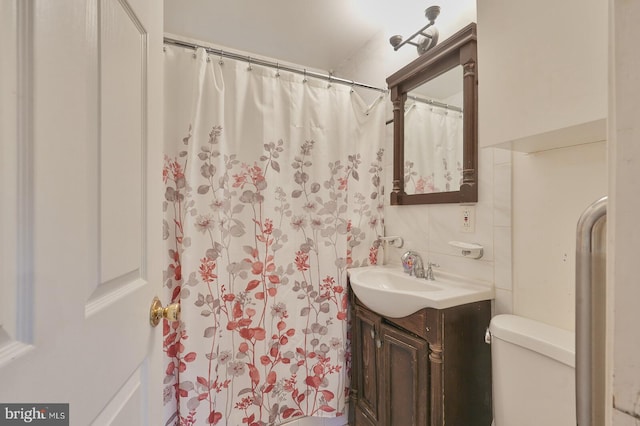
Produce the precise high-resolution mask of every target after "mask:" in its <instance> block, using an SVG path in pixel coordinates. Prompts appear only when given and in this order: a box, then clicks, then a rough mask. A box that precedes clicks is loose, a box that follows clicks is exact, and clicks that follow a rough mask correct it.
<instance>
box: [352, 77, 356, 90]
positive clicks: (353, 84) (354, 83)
mask: <svg viewBox="0 0 640 426" xmlns="http://www.w3.org/2000/svg"><path fill="white" fill-rule="evenodd" d="M355 85H356V82H355V81H354V80H351V93H353V92H355V89H354V86H355Z"/></svg>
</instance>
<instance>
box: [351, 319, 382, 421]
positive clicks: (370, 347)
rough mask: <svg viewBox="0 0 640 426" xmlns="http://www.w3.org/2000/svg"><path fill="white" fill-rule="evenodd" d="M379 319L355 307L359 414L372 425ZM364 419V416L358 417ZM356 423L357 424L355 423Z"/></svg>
mask: <svg viewBox="0 0 640 426" xmlns="http://www.w3.org/2000/svg"><path fill="white" fill-rule="evenodd" d="M379 330H380V317H379V316H377V315H375V314H373V313H372V312H370V311H368V310H365V309H361V308H359V307H356V316H355V333H354V338H356V339H358V342H357V345H356V347H357V348H358V354H357V358H358V363H357V368H358V372H357V374H356V380H357V381H358V382H357V389H358V400H357V404H358V408H359V410H356V419H357V418H358V417H359V414H360V413H359V412H360V411H361V412H362V413H363V414H366V416H367V417H369V418H370V420H372V421H373V423H375V422H377V421H378V420H379V415H380V413H379V400H378V399H379V395H378V390H379V383H378V380H379V365H378V349H377V348H376V344H375V340H376V339H377V338H379V336H378V333H379V332H380V331H379ZM360 417H364V416H360ZM356 423H358V422H356Z"/></svg>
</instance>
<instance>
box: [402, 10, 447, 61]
mask: <svg viewBox="0 0 640 426" xmlns="http://www.w3.org/2000/svg"><path fill="white" fill-rule="evenodd" d="M424 14H425V16H426V17H427V19H428V20H429V23H428V24H427V25H425V26H424V27H422V28H420V29H419V30H418V31H416V32H415V33H413V35H411V37H409V38H408V39H406V40H404V41H403V40H402V36H401V35H394V36H392V37H391V38H390V39H389V43H391V46H393V50H395V51H398V49H400V48H401V47H402V46H404V45H405V44H411V45H413V46H416V47H417V48H418V52H419V53H421V54H422V53H424V52H426V51H427V50H429V49H431V48H432V47H433V46H435V45H436V43H437V42H438V30H437V29H436V28H435V27H434V28H433V29H432V30H431V31H430V32H429V33H427V32H425V31H426V30H427V29H429V28H430V27H432V26H433V25H435V21H436V18H437V17H438V15H440V6H431V7H429V8H427V10H425V11H424ZM419 35H422V36H424V37H426V38H427V39H429V40H430V41H429V43H428V44H427V45H426V46H425V43H424V42H422V43H416V42H415V41H413V39H414V38H416V37H417V36H419Z"/></svg>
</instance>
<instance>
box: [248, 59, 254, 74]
mask: <svg viewBox="0 0 640 426" xmlns="http://www.w3.org/2000/svg"><path fill="white" fill-rule="evenodd" d="M247 58H248V60H249V66H248V67H247V71H253V67H252V66H251V56H247Z"/></svg>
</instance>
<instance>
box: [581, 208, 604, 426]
mask: <svg viewBox="0 0 640 426" xmlns="http://www.w3.org/2000/svg"><path fill="white" fill-rule="evenodd" d="M606 219H607V197H602V198H601V199H599V200H597V201H596V202H594V203H593V204H591V205H590V206H589V207H587V209H586V210H585V211H584V212H583V213H582V215H581V216H580V219H579V220H578V229H577V235H576V237H577V238H576V420H577V425H578V426H597V424H598V422H597V421H596V420H594V418H595V417H597V416H598V410H599V408H598V407H597V406H594V402H595V403H596V404H598V403H600V402H601V401H594V399H596V398H594V394H595V395H599V392H601V391H602V390H598V389H596V388H595V387H594V373H595V374H602V373H603V368H604V366H600V367H601V368H594V361H596V360H597V361H601V360H602V355H599V354H597V353H595V354H594V348H595V347H596V346H595V345H594V340H593V335H594V327H593V321H594V302H602V301H598V300H594V297H593V294H594V290H596V291H599V292H601V291H603V290H604V282H603V283H601V284H600V285H602V288H600V289H597V288H595V285H596V284H598V283H596V282H595V280H594V278H595V277H594V275H596V273H595V272H594V255H597V254H598V253H600V254H604V252H605V248H606V241H605V239H604V238H598V236H597V235H596V234H597V233H598V232H601V231H603V230H604V229H605V225H606ZM603 246H604V247H603ZM598 321H599V322H600V323H601V324H603V323H604V318H600V319H598ZM598 346H599V347H602V346H604V345H598ZM596 381H597V380H596ZM598 385H602V384H601V383H598Z"/></svg>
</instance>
